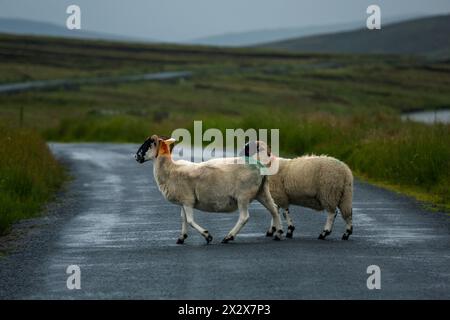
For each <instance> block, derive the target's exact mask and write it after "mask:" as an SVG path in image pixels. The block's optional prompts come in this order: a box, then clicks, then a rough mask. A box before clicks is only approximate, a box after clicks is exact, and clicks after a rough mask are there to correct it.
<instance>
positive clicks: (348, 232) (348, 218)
mask: <svg viewBox="0 0 450 320" xmlns="http://www.w3.org/2000/svg"><path fill="white" fill-rule="evenodd" d="M342 218H343V219H344V221H345V224H346V226H345V233H344V234H343V235H342V240H348V238H349V237H350V235H351V234H352V233H353V223H352V220H353V219H352V210H351V209H350V213H349V214H348V213H345V214H344V212H342Z"/></svg>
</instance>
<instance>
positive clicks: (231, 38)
mask: <svg viewBox="0 0 450 320" xmlns="http://www.w3.org/2000/svg"><path fill="white" fill-rule="evenodd" d="M418 16H419V14H410V15H404V16H397V17H387V18H384V21H385V22H386V23H394V22H399V21H405V20H409V19H413V18H417V17H418ZM365 25H366V20H365V17H364V16H363V19H361V20H359V21H353V22H347V23H335V24H329V25H320V26H309V27H291V28H278V29H265V30H254V31H246V32H234V33H225V34H221V35H213V36H208V37H203V38H198V39H193V40H190V41H187V43H190V44H200V45H210V46H230V47H244V46H253V45H258V44H262V43H269V42H275V41H281V40H286V39H291V38H300V37H306V36H312V35H320V34H328V33H334V32H341V31H349V30H356V29H360V28H361V27H362V26H365Z"/></svg>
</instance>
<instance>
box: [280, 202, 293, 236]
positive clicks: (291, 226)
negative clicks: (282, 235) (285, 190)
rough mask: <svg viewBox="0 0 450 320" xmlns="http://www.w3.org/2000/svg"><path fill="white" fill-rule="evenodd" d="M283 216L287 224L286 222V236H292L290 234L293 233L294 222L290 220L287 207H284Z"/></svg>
mask: <svg viewBox="0 0 450 320" xmlns="http://www.w3.org/2000/svg"><path fill="white" fill-rule="evenodd" d="M283 217H284V219H285V220H286V221H287V224H288V231H287V233H286V238H292V235H293V234H294V230H295V226H294V222H293V221H292V218H291V215H290V214H289V208H285V209H284V210H283Z"/></svg>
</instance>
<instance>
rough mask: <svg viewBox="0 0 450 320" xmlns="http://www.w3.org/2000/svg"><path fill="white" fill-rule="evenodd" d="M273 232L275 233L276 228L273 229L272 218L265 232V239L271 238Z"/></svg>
mask: <svg viewBox="0 0 450 320" xmlns="http://www.w3.org/2000/svg"><path fill="white" fill-rule="evenodd" d="M275 231H277V228H275V224H274V222H273V218H272V220H271V222H270V227H269V230H267V232H266V237H272V236H273V234H274V233H275Z"/></svg>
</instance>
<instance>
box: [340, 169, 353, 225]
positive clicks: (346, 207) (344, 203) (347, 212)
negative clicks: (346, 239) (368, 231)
mask: <svg viewBox="0 0 450 320" xmlns="http://www.w3.org/2000/svg"><path fill="white" fill-rule="evenodd" d="M348 171H349V174H347V175H346V179H345V180H346V181H345V182H344V190H343V192H342V197H341V200H340V201H339V205H338V207H339V210H340V211H341V214H342V218H343V219H344V221H345V223H346V229H347V230H348V231H350V232H351V230H353V221H352V220H353V209H352V207H353V175H352V173H351V171H350V169H349V170H348Z"/></svg>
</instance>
